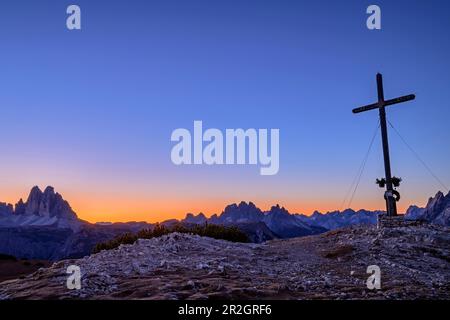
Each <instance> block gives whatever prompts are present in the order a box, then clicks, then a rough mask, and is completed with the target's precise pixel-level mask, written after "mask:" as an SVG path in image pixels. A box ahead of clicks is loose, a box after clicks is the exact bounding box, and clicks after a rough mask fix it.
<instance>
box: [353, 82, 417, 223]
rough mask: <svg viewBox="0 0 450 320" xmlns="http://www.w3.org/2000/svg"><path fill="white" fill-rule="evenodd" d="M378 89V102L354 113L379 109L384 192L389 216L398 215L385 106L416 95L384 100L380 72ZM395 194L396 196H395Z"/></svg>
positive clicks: (413, 97)
mask: <svg viewBox="0 0 450 320" xmlns="http://www.w3.org/2000/svg"><path fill="white" fill-rule="evenodd" d="M377 90H378V102H376V103H372V104H369V105H366V106H363V107H359V108H356V109H353V113H360V112H365V111H369V110H374V109H379V113H380V127H381V141H382V143H383V157H384V170H385V173H386V178H385V180H386V191H385V193H384V199H385V200H386V213H387V215H388V216H396V215H397V204H396V202H397V201H398V200H399V199H400V193H398V192H397V191H396V190H394V182H393V181H392V174H391V161H390V159H389V143H388V132H387V124H386V110H385V107H387V106H392V105H394V104H398V103H402V102H406V101H411V100H414V99H415V98H416V96H415V95H413V94H410V95H407V96H402V97H398V98H394V99H390V100H384V92H383V77H382V76H381V74H379V73H378V74H377ZM377 181H378V180H377ZM383 181H384V180H383ZM377 183H378V182H377ZM379 185H380V187H383V188H384V183H383V184H379ZM394 195H395V196H396V197H394Z"/></svg>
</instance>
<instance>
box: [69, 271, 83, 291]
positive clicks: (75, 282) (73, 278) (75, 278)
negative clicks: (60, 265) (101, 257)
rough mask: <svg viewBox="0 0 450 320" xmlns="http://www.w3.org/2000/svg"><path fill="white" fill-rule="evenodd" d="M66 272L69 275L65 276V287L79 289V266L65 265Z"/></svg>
mask: <svg viewBox="0 0 450 320" xmlns="http://www.w3.org/2000/svg"><path fill="white" fill-rule="evenodd" d="M66 273H67V274H70V276H69V277H68V278H67V282H66V285H67V289H69V290H75V289H76V290H80V289H81V269H80V267H79V266H76V265H70V266H68V267H67V271H66Z"/></svg>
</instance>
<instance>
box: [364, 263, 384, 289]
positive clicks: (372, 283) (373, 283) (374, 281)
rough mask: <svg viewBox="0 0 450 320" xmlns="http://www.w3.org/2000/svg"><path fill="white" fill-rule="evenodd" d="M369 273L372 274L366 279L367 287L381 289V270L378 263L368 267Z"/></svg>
mask: <svg viewBox="0 0 450 320" xmlns="http://www.w3.org/2000/svg"><path fill="white" fill-rule="evenodd" d="M366 272H367V273H369V274H370V276H369V278H368V279H367V281H366V285H367V289H369V290H373V289H377V290H379V289H381V270H380V267H379V266H377V265H371V266H368V267H367V271H366Z"/></svg>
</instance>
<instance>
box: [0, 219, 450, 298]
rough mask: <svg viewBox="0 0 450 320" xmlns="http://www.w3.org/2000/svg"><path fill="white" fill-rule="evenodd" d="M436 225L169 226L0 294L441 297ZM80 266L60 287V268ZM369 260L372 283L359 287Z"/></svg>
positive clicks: (448, 271)
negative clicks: (247, 237) (310, 228)
mask: <svg viewBox="0 0 450 320" xmlns="http://www.w3.org/2000/svg"><path fill="white" fill-rule="evenodd" d="M449 257H450V234H449V229H448V228H445V227H439V226H433V225H428V224H420V225H416V226H408V227H398V228H385V229H376V228H375V227H367V226H365V227H362V226H359V227H351V228H346V229H339V230H334V231H330V232H327V233H324V234H321V235H314V236H307V237H302V238H295V239H285V240H273V241H268V242H266V243H264V244H238V243H230V242H227V241H223V240H214V239H210V238H204V237H199V236H195V235H187V234H178V233H173V234H170V235H167V236H163V237H160V238H155V239H149V240H138V241H137V242H136V243H135V244H133V245H122V246H120V247H119V248H117V249H115V250H110V251H102V252H100V253H98V254H95V255H91V256H89V257H85V258H83V259H78V260H65V261H61V262H58V263H55V264H54V265H53V266H52V267H50V268H48V269H40V270H39V271H38V272H36V273H34V274H32V275H30V276H27V277H26V278H24V279H19V280H12V281H6V282H3V283H2V284H1V285H0V297H1V298H3V299H73V298H76V299H80V298H81V299H218V298H222V299H236V298H241V299H267V298H270V299H449V298H450V259H449ZM69 265H77V266H79V267H80V268H81V272H82V286H81V290H68V289H67V288H66V279H67V274H66V268H67V266H69ZM369 265H378V266H379V267H380V269H381V274H382V278H381V285H382V288H381V290H369V289H368V288H367V287H366V280H367V278H368V274H367V273H366V271H367V267H368V266H369Z"/></svg>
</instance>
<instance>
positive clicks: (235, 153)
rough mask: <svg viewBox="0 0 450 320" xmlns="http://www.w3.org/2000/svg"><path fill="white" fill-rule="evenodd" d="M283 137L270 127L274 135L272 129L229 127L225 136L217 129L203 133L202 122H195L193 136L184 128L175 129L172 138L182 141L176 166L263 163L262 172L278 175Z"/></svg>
mask: <svg viewBox="0 0 450 320" xmlns="http://www.w3.org/2000/svg"><path fill="white" fill-rule="evenodd" d="M224 136H225V138H224ZM269 139H270V146H269ZM279 139H280V130H279V129H270V136H269V131H268V129H258V130H256V129H247V130H243V129H226V130H225V135H224V134H223V133H222V131H220V130H219V129H214V128H212V129H207V130H206V131H205V132H203V123H202V121H194V133H193V137H192V135H191V132H190V131H189V130H187V129H183V128H179V129H176V130H174V131H173V132H172V136H171V141H173V142H178V143H177V144H176V145H175V146H173V148H172V152H171V159H172V162H173V163H174V164H176V165H182V164H207V165H213V164H219V165H220V164H240V165H244V164H251V165H256V164H259V165H260V166H261V168H260V174H261V175H275V174H277V173H278V170H279V166H280V163H279V153H280V147H279ZM204 143H206V145H205V146H204ZM269 147H270V152H269Z"/></svg>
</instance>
